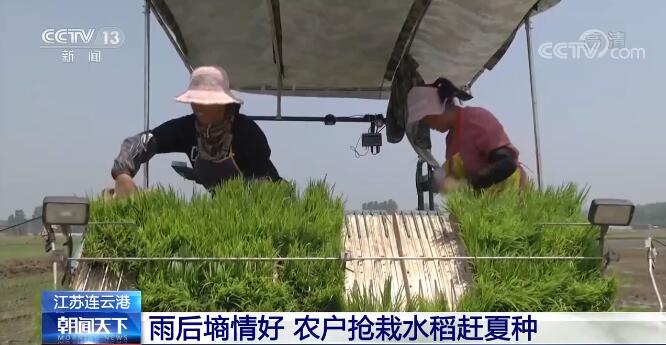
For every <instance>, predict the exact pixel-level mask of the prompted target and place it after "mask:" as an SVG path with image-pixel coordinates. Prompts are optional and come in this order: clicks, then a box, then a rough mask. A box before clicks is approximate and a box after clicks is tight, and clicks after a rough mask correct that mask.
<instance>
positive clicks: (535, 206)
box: [447, 185, 617, 312]
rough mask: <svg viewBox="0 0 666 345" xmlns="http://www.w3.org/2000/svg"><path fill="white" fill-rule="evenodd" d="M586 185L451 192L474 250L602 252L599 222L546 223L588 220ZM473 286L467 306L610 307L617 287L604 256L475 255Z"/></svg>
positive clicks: (451, 203)
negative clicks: (604, 270) (603, 266)
mask: <svg viewBox="0 0 666 345" xmlns="http://www.w3.org/2000/svg"><path fill="white" fill-rule="evenodd" d="M584 199H585V191H582V190H580V189H579V188H577V187H576V186H575V185H565V186H562V187H557V188H556V187H549V188H547V189H545V190H544V191H537V190H535V188H534V187H533V186H529V187H528V188H527V189H526V190H524V191H522V192H518V191H510V192H506V193H503V194H499V195H498V194H491V193H483V194H482V195H480V196H475V195H473V194H472V193H471V192H470V191H462V192H459V193H454V194H453V195H451V196H449V197H448V200H447V208H448V209H449V211H450V212H451V213H452V214H453V215H455V217H456V218H457V220H458V223H459V227H460V229H461V231H462V236H463V240H464V242H465V245H466V247H467V251H468V253H469V255H471V256H599V247H598V240H597V238H598V236H599V231H598V229H597V228H594V227H566V226H555V227H552V226H551V227H546V228H541V227H538V226H537V223H540V222H582V221H585V219H584V216H583V215H582V214H581V211H580V210H581V207H582V202H583V200H584ZM471 264H472V267H473V270H474V280H475V281H474V287H473V289H472V290H471V291H470V292H469V293H468V294H467V295H466V296H464V297H463V299H462V300H461V302H460V309H461V310H463V311H488V312H491V311H497V312H500V311H501V312H507V311H531V312H538V311H608V310H610V309H611V308H612V305H613V302H614V300H615V296H616V291H617V282H616V281H615V279H613V278H606V277H604V276H602V274H601V273H600V271H599V269H598V265H599V261H589V260H585V261H582V260H578V261H562V260H557V261H556V260H549V261H484V260H479V261H476V262H472V263H471Z"/></svg>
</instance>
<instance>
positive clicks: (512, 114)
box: [0, 0, 666, 219]
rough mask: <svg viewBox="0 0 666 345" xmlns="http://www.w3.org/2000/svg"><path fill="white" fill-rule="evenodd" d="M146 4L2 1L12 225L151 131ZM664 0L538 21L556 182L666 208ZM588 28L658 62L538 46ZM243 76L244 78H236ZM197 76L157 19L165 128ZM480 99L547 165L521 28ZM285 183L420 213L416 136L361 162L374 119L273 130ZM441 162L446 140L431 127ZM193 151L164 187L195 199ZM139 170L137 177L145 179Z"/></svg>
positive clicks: (606, 1) (292, 109) (89, 189)
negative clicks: (108, 37)
mask: <svg viewBox="0 0 666 345" xmlns="http://www.w3.org/2000/svg"><path fill="white" fill-rule="evenodd" d="M142 11H143V1H141V0H118V1H102V0H70V1H37V0H21V1H18V0H16V1H14V0H0V33H2V38H0V219H2V218H6V217H7V216H9V215H10V214H11V213H13V212H14V210H16V209H24V210H25V212H26V214H27V215H28V216H29V215H31V214H32V211H33V208H34V207H35V206H37V205H39V204H40V203H41V201H42V199H43V197H44V196H47V195H95V194H97V193H99V192H100V191H101V190H102V189H103V188H105V187H111V186H112V185H113V181H112V179H111V176H110V169H111V166H112V164H113V159H114V158H115V157H116V155H117V154H118V151H119V149H120V144H121V142H122V140H123V139H124V138H125V137H127V136H129V135H132V134H135V133H137V132H139V131H141V130H142V129H143V56H144V50H143V45H144V40H143V37H144V36H143V35H144V31H143V24H144V21H143V20H144V18H143V14H142ZM663 18H666V2H665V1H658V0H651V1H650V0H632V1H629V0H586V1H574V0H564V1H562V2H561V3H560V4H559V5H557V6H556V7H554V8H553V9H551V10H549V11H547V12H545V13H542V14H540V15H538V16H537V17H536V18H534V19H533V28H534V29H533V31H532V40H533V47H535V59H534V72H535V80H536V84H535V85H536V92H537V101H538V103H537V104H538V110H539V121H540V135H541V150H542V152H541V153H542V163H543V166H542V169H543V177H544V182H545V183H546V184H548V185H560V184H562V183H566V182H576V183H579V184H581V185H588V186H589V187H590V197H591V198H593V197H617V198H625V199H630V200H632V201H633V202H635V203H649V202H656V201H664V200H666V183H664V178H665V177H666V153H665V152H664V139H663V133H664V129H666V117H664V114H663V110H662V109H663V105H662V104H661V101H662V100H663V99H664V95H663V92H664V88H663V86H662V83H663V81H664V80H665V79H666V65H664V61H666V46H664V44H663V40H664V34H665V33H666V29H665V27H664V25H663ZM104 26H112V27H118V28H120V29H121V30H122V31H123V33H124V35H125V43H124V44H123V46H122V47H120V48H118V49H110V50H105V51H103V52H102V55H101V62H99V63H88V61H87V59H88V57H87V52H86V51H80V52H75V56H74V62H73V63H63V62H62V60H61V56H60V51H59V50H57V49H40V45H41V33H42V32H43V31H44V30H45V29H48V28H63V27H84V28H85V27H92V28H99V27H104ZM590 29H599V30H602V31H604V32H623V33H624V35H625V45H626V47H627V48H642V49H643V50H644V51H645V58H644V59H626V60H620V59H611V58H610V57H608V56H606V57H603V58H594V59H566V60H565V59H546V58H544V57H542V56H540V55H539V54H538V52H537V51H536V48H537V47H538V46H540V45H541V44H543V43H548V42H553V43H557V42H575V41H577V40H578V38H579V36H580V35H581V34H582V33H583V32H585V31H586V30H590ZM230 77H231V78H232V79H233V76H230ZM188 80H189V75H188V72H187V69H186V68H185V67H184V65H183V63H182V62H181V60H180V58H179V57H178V55H177V54H176V52H175V50H174V49H173V48H172V46H171V43H170V42H169V41H168V39H167V37H166V36H165V34H164V32H163V31H162V29H161V27H159V25H157V23H156V22H155V21H154V20H153V21H152V30H151V95H150V97H151V102H150V109H151V115H150V122H151V126H153V127H154V126H156V125H158V124H160V123H162V122H164V121H166V120H169V119H171V118H174V117H178V116H182V115H186V114H189V113H191V110H190V108H189V107H188V106H187V105H183V104H179V103H176V102H175V101H174V100H173V97H174V96H176V95H177V94H179V93H180V92H181V91H183V90H184V88H186V86H187V84H188ZM472 91H473V94H474V96H475V97H474V99H473V100H472V101H470V102H467V104H468V105H477V106H482V107H485V108H487V109H489V110H490V111H491V112H493V113H494V114H495V115H496V116H497V118H498V119H499V120H500V121H501V122H502V124H503V125H504V127H505V129H506V131H507V133H508V134H509V136H510V138H511V139H512V141H513V143H514V145H515V146H517V147H518V149H519V150H520V153H521V156H520V159H521V161H522V162H523V163H524V164H525V165H526V166H527V167H529V169H530V170H531V171H533V172H535V171H536V164H535V161H536V160H535V154H534V147H535V145H534V137H533V127H532V111H531V97H530V84H529V72H528V64H527V48H526V39H525V32H524V30H522V29H521V30H520V31H519V32H518V34H517V36H516V39H515V41H514V42H513V43H512V45H511V47H510V49H509V51H508V52H507V54H506V55H505V56H504V58H503V59H502V60H501V61H500V62H499V64H498V65H497V66H496V67H495V68H494V69H493V70H491V71H486V72H485V73H484V74H483V75H482V76H481V77H480V78H479V80H478V81H477V82H476V83H475V84H474V86H473V87H472ZM240 96H241V97H242V98H243V99H244V100H245V104H244V106H243V109H242V112H244V113H245V114H248V115H273V114H274V113H275V98H274V97H271V96H258V95H250V94H243V93H241V94H240ZM282 107H283V108H282V110H283V114H284V115H293V116H297V115H299V116H317V115H323V114H326V113H333V114H335V115H339V116H345V115H355V114H365V113H382V112H385V110H386V101H377V100H372V101H370V100H360V99H323V98H283V106H282ZM259 125H260V126H261V128H262V129H263V131H264V132H265V133H266V135H267V137H268V140H269V143H270V145H271V149H272V151H273V155H272V159H273V162H274V163H275V165H276V166H277V168H278V170H279V172H280V174H281V175H282V176H283V177H285V178H287V179H290V180H294V181H296V182H297V183H298V184H299V185H300V186H303V185H304V184H305V183H306V182H307V181H308V180H309V179H319V178H324V177H326V179H327V181H330V182H331V183H334V184H335V191H336V193H338V194H339V195H341V196H342V197H343V198H344V199H345V200H346V207H347V209H360V207H361V204H362V203H363V202H365V201H371V200H380V201H381V200H387V199H389V198H391V199H394V200H395V201H396V202H397V203H398V205H399V206H400V208H401V209H406V210H409V209H415V208H416V192H415V189H414V174H415V167H416V162H417V157H416V154H415V153H414V152H413V150H412V149H411V147H410V145H409V144H408V142H407V140H406V139H404V140H403V141H402V142H400V143H398V144H389V143H386V141H385V139H386V138H384V141H385V143H384V146H383V147H382V150H381V153H380V154H379V155H376V156H372V155H367V156H364V157H360V158H357V157H356V156H355V155H354V153H353V152H352V151H351V149H350V146H354V145H355V144H356V143H357V141H358V139H359V136H360V134H361V133H362V132H363V131H366V130H367V126H366V125H359V124H338V125H336V126H324V125H323V124H321V123H275V122H260V123H259ZM432 140H433V144H434V148H433V151H434V154H435V156H436V157H437V158H438V159H439V160H440V161H443V154H444V145H443V142H444V137H443V136H442V135H441V134H439V133H435V132H433V133H432ZM185 159H186V157H185V156H184V155H180V154H167V155H159V156H157V157H155V158H154V159H153V160H151V164H150V176H151V184H154V183H160V184H163V185H172V186H174V187H177V188H179V189H180V190H182V191H183V193H184V194H186V195H188V194H189V193H190V192H191V190H192V183H191V182H187V181H184V180H183V179H182V178H180V177H179V176H178V175H176V174H175V173H174V172H173V171H172V170H171V168H170V164H171V161H173V160H185ZM141 176H142V175H141V173H140V174H139V175H138V176H137V178H136V182H137V183H138V184H140V183H141V182H142V178H141Z"/></svg>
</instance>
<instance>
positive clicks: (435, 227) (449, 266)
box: [427, 214, 457, 308]
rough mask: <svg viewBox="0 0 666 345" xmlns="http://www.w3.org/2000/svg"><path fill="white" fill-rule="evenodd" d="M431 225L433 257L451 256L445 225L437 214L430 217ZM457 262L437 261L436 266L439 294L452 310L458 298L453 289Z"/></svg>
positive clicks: (430, 236)
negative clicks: (447, 248) (444, 298)
mask: <svg viewBox="0 0 666 345" xmlns="http://www.w3.org/2000/svg"><path fill="white" fill-rule="evenodd" d="M427 218H428V223H429V233H428V237H429V241H430V246H431V249H432V251H433V256H451V253H449V252H448V251H447V250H446V246H447V244H446V242H447V241H448V240H447V239H446V238H445V236H444V231H445V230H444V229H443V228H442V226H443V224H442V223H441V222H440V221H439V217H438V216H437V215H436V214H429V215H428V217H427ZM454 265H455V261H451V260H446V261H437V262H436V266H437V270H438V271H439V275H438V280H437V285H438V287H439V289H440V290H439V293H440V294H442V295H444V296H445V297H446V301H447V303H448V304H449V308H452V307H453V305H454V303H456V301H457V297H456V296H455V294H454V293H453V291H452V289H453V286H452V285H451V284H452V279H453V278H454V276H455V269H454V268H453V266H454Z"/></svg>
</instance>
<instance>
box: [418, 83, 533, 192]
mask: <svg viewBox="0 0 666 345" xmlns="http://www.w3.org/2000/svg"><path fill="white" fill-rule="evenodd" d="M471 98H472V96H471V95H469V94H468V93H466V92H464V91H462V90H460V89H459V88H457V87H455V86H454V85H453V83H452V82H451V81H449V80H448V79H445V78H439V79H438V80H437V81H436V82H435V83H433V84H431V85H427V86H417V87H414V88H412V89H411V90H410V92H409V94H408V95H407V103H408V123H409V124H411V125H415V124H418V123H423V124H425V125H426V126H428V127H429V128H430V129H434V130H436V131H439V132H441V133H447V134H446V161H445V163H444V166H443V167H441V168H439V169H437V170H436V171H435V180H436V182H437V185H438V187H439V189H440V191H441V192H442V193H448V192H451V191H453V190H455V189H456V188H458V187H460V186H461V185H463V184H465V183H467V184H469V185H471V186H472V187H473V188H474V189H475V190H477V191H478V190H482V189H486V188H489V187H492V188H493V189H494V190H500V191H501V190H505V189H506V188H520V187H522V186H524V184H525V183H526V175H525V172H524V171H523V169H522V167H521V166H520V163H519V161H518V150H517V149H516V148H515V147H514V146H513V145H512V144H511V141H510V140H509V137H508V135H507V134H506V132H505V131H504V128H503V127H502V125H501V124H500V122H499V121H498V120H497V118H495V116H494V115H493V114H492V113H491V112H490V111H488V110H486V109H484V108H480V107H470V106H464V107H463V106H461V105H460V101H459V100H469V99H471Z"/></svg>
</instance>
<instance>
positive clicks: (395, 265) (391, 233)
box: [382, 215, 407, 310]
mask: <svg viewBox="0 0 666 345" xmlns="http://www.w3.org/2000/svg"><path fill="white" fill-rule="evenodd" d="M382 222H383V224H384V232H385V233H384V236H385V237H384V238H385V240H386V242H387V243H388V254H389V255H391V257H394V258H397V257H401V256H402V255H401V254H400V251H399V250H398V240H397V238H396V237H395V227H394V217H393V216H388V215H386V216H383V217H382ZM404 274H405V273H404V272H403V264H402V263H401V262H400V261H391V288H392V289H393V291H394V292H393V294H394V296H395V299H394V301H400V304H398V305H397V306H398V307H400V308H401V310H402V308H404V307H405V303H404V302H405V301H406V300H407V294H406V291H405V284H406V283H407V282H406V281H405V280H404Z"/></svg>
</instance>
